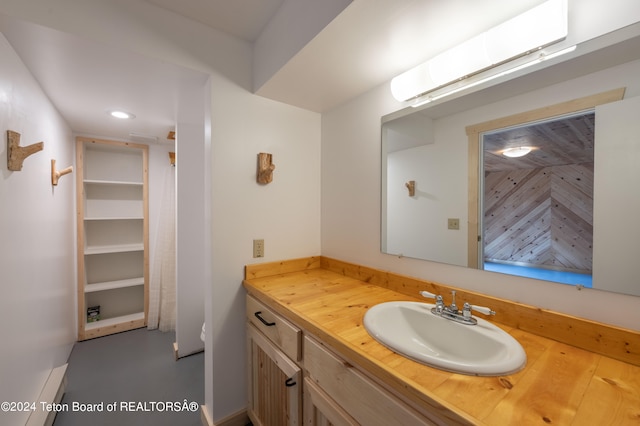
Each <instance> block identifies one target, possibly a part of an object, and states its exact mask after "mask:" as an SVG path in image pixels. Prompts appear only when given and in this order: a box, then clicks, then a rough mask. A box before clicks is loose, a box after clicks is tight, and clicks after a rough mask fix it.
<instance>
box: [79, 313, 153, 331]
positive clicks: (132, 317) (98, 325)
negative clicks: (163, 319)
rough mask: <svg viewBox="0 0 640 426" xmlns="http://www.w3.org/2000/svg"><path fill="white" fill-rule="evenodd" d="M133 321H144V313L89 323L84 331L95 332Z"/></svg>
mask: <svg viewBox="0 0 640 426" xmlns="http://www.w3.org/2000/svg"><path fill="white" fill-rule="evenodd" d="M132 321H144V312H136V313H135V314H129V315H122V316H119V317H113V318H107V319H103V320H100V321H96V322H88V323H87V324H86V325H85V326H84V329H85V330H87V331H89V330H95V329H98V328H103V327H111V326H114V325H117V324H122V323H127V322H132Z"/></svg>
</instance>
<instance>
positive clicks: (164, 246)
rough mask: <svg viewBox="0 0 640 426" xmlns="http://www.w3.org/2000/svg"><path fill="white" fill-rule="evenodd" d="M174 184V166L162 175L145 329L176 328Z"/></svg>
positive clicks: (165, 329) (163, 329)
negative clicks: (163, 176) (161, 190)
mask: <svg viewBox="0 0 640 426" xmlns="http://www.w3.org/2000/svg"><path fill="white" fill-rule="evenodd" d="M175 218H176V182H175V167H174V166H169V168H168V170H167V171H166V174H165V179H164V190H163V194H162V203H161V207H160V214H159V218H158V230H157V235H156V246H155V254H154V259H153V268H152V271H151V280H150V285H149V318H148V322H147V328H148V329H149V330H154V329H156V328H159V329H160V331H169V330H175V328H176V223H175Z"/></svg>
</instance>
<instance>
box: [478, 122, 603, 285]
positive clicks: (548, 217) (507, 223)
mask: <svg viewBox="0 0 640 426" xmlns="http://www.w3.org/2000/svg"><path fill="white" fill-rule="evenodd" d="M594 132H595V112H594V111H593V110H588V111H582V112H579V113H577V114H570V115H565V116H560V117H553V118H550V119H548V120H544V121H539V122H534V123H527V124H524V125H519V126H515V127H509V128H503V129H497V130H494V131H491V132H486V133H483V134H482V137H481V140H480V142H481V143H480V150H481V151H480V153H479V155H480V157H481V159H482V160H481V166H482V168H481V170H480V176H479V183H480V187H481V188H482V189H481V190H480V195H481V200H480V202H481V206H482V208H481V210H480V212H481V214H480V217H479V221H480V223H481V226H480V231H481V238H480V239H479V240H480V241H479V248H478V250H479V254H480V259H479V262H480V265H481V267H482V269H485V270H488V271H494V272H505V273H509V274H511V275H520V276H525V277H530V278H538V279H544V280H547V281H554V282H559V283H563V284H572V285H581V286H583V287H591V286H592V265H593V256H592V251H593V182H594V175H593V170H594V168H593V165H594Z"/></svg>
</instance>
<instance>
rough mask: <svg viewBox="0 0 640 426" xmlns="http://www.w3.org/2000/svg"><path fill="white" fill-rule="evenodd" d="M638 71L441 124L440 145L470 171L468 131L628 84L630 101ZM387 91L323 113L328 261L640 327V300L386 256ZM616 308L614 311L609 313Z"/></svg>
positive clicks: (592, 78)
mask: <svg viewBox="0 0 640 426" xmlns="http://www.w3.org/2000/svg"><path fill="white" fill-rule="evenodd" d="M639 67H640V62H638V61H636V62H632V63H630V64H628V65H626V66H619V67H615V68H613V69H611V70H609V71H604V72H600V73H596V74H593V75H588V76H585V77H582V78H578V79H575V80H572V81H569V82H566V83H563V84H558V85H555V86H551V87H548V88H545V89H542V90H537V91H534V92H529V93H526V94H524V95H521V96H517V97H514V98H511V99H507V100H504V101H501V102H496V103H494V104H490V105H485V106H483V107H480V108H476V109H473V110H469V111H465V112H462V113H459V114H455V115H452V116H448V117H444V118H441V119H438V120H435V121H434V126H435V129H436V132H435V134H436V145H437V143H438V139H439V138H441V137H442V135H447V136H446V141H447V143H448V144H450V145H452V146H457V147H458V148H459V152H460V155H459V160H458V161H459V162H460V164H462V165H463V166H465V167H466V164H467V156H466V150H467V143H468V142H467V137H466V134H465V129H464V128H465V126H467V125H471V124H476V123H481V122H484V121H488V120H492V119H496V118H499V117H503V116H507V115H511V114H514V113H517V112H523V111H528V110H531V109H535V108H539V107H543V106H546V105H552V104H555V103H559V102H562V101H566V100H570V99H575V98H579V97H582V96H586V95H590V94H595V93H599V92H603V91H606V90H610V89H613V88H617V87H622V86H626V87H627V91H626V95H625V97H634V96H638V94H640V82H638V80H637V75H639V73H640V68H639ZM388 87H389V86H388V85H382V86H380V87H378V88H377V89H375V90H372V91H370V92H369V93H367V94H365V95H363V96H361V97H359V98H357V99H355V100H353V101H352V102H350V103H348V104H345V105H343V106H341V107H339V108H337V109H335V110H333V111H331V112H329V113H326V114H323V119H322V170H323V180H322V182H323V187H322V199H323V203H322V253H323V255H325V256H329V257H335V258H339V259H343V260H347V261H351V262H355V263H360V264H364V265H369V266H373V267H377V268H382V269H388V270H391V271H394V272H398V273H402V274H406V275H412V276H416V277H419V278H424V279H428V280H432V281H436V282H441V283H445V284H450V285H454V286H457V287H460V288H464V289H470V290H475V291H479V292H482V293H485V294H490V295H494V296H498V297H502V298H506V299H510V300H514V301H517V302H522V303H527V304H530V305H533V306H537V307H540V308H546V309H552V310H555V311H560V312H565V313H568V314H571V315H575V316H579V317H583V318H589V319H593V320H596V321H601V322H605V323H610V324H615V325H620V326H623V327H628V328H631V329H635V330H638V329H639V325H638V324H640V309H638V306H639V304H640V298H638V297H634V296H625V295H621V294H615V293H609V292H602V291H592V290H584V291H577V290H576V289H574V288H572V287H568V286H563V285H559V284H552V283H547V282H542V281H536V280H530V279H526V278H518V277H513V276H507V275H501V274H496V273H491V272H484V271H477V270H472V269H466V268H463V267H457V266H451V265H445V264H441V263H435V262H427V261H419V260H415V259H407V258H402V259H400V258H398V257H397V256H390V255H383V254H381V253H380V251H379V240H380V222H379V221H380V215H379V205H380V204H379V203H380V196H379V192H380V157H379V152H380V138H379V135H380V117H381V116H383V115H385V114H388V113H390V112H392V111H393V109H394V102H393V101H392V100H391V99H390V94H389V89H388ZM395 108H396V109H397V107H395ZM463 173H466V169H464V171H463ZM465 179H466V174H465ZM354 194H355V195H354ZM633 249H634V246H629V247H617V250H620V251H625V250H633ZM614 306H615V309H609V308H606V307H614ZM603 307H604V308H603Z"/></svg>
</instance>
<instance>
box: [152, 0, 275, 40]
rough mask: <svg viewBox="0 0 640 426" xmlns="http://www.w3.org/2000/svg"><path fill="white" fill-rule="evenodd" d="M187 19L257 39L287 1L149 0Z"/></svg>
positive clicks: (245, 38)
mask: <svg viewBox="0 0 640 426" xmlns="http://www.w3.org/2000/svg"><path fill="white" fill-rule="evenodd" d="M146 1H147V2H148V3H152V4H154V5H156V6H160V7H162V8H164V9H167V10H170V11H171V12H174V13H177V14H178V15H181V16H184V17H185V18H189V19H193V20H194V21H198V22H200V23H202V24H205V25H206V26H208V27H211V28H216V29H218V30H220V31H223V32H225V33H227V34H231V35H232V36H234V37H238V38H240V39H242V40H245V41H248V42H254V41H255V40H256V39H257V38H258V36H259V35H260V33H261V32H262V30H263V29H264V27H265V26H266V25H267V23H268V22H269V21H270V20H271V18H272V17H273V15H275V13H276V12H277V11H278V8H279V7H280V6H281V5H282V2H283V0H232V1H229V0H207V1H203V0H180V1H175V0H146Z"/></svg>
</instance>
